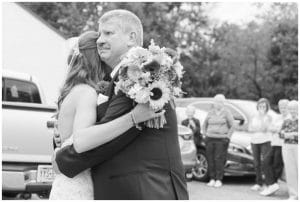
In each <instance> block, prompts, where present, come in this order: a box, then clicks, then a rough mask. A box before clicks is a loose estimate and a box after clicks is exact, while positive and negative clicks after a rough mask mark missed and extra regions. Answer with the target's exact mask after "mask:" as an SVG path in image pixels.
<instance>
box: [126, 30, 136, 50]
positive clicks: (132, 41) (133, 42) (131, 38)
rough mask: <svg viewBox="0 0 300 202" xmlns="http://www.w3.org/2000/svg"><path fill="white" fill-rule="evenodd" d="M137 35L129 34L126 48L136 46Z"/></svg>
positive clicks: (134, 33)
mask: <svg viewBox="0 0 300 202" xmlns="http://www.w3.org/2000/svg"><path fill="white" fill-rule="evenodd" d="M136 37H137V34H136V32H133V31H132V32H130V33H129V40H128V46H129V47H133V46H136V45H137V38H136Z"/></svg>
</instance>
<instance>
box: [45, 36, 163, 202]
mask: <svg viewBox="0 0 300 202" xmlns="http://www.w3.org/2000/svg"><path fill="white" fill-rule="evenodd" d="M98 37H99V36H98V33H97V32H93V31H89V32H86V33H84V34H82V35H81V36H80V37H79V38H78V44H77V45H78V47H77V48H74V50H73V52H72V54H71V55H70V57H69V61H68V64H69V72H68V74H67V78H66V81H65V83H64V85H63V88H62V90H61V92H60V96H59V98H58V132H59V134H60V137H61V141H62V147H64V146H66V145H69V144H73V146H74V149H75V150H76V151H77V152H78V153H82V152H85V151H89V150H91V149H94V148H96V147H98V146H100V145H102V144H105V143H107V142H109V141H111V140H113V139H114V138H116V137H118V136H119V135H121V134H122V133H124V132H125V131H127V130H128V129H130V128H131V127H133V126H135V124H136V123H141V122H144V121H147V120H150V119H153V118H155V117H159V116H161V115H162V114H163V113H164V111H162V112H160V113H155V112H154V111H153V110H152V109H151V108H150V107H149V106H148V105H145V104H138V105H136V107H135V108H134V109H133V110H132V111H131V112H129V113H127V114H125V115H123V116H121V117H119V118H117V119H115V120H113V121H111V122H108V123H105V124H100V125H95V123H96V120H97V119H99V117H97V110H96V107H97V98H98V103H99V102H100V103H105V102H106V101H107V96H105V95H102V94H100V95H99V96H98V94H97V90H98V87H97V83H98V82H100V81H102V80H103V79H104V77H105V76H106V75H107V71H105V68H104V65H102V66H101V64H102V63H101V61H100V57H99V55H98V52H97V45H96V40H97V39H98ZM102 93H103V92H102ZM99 99H100V100H99ZM49 199H50V200H67V199H77V200H93V199H94V193H93V182H92V178H91V172H90V169H87V170H85V171H83V172H81V173H80V174H78V175H77V176H75V177H74V178H68V177H67V176H65V175H63V174H61V173H60V174H57V175H56V177H55V180H54V182H53V184H52V189H51V192H50V198H49Z"/></svg>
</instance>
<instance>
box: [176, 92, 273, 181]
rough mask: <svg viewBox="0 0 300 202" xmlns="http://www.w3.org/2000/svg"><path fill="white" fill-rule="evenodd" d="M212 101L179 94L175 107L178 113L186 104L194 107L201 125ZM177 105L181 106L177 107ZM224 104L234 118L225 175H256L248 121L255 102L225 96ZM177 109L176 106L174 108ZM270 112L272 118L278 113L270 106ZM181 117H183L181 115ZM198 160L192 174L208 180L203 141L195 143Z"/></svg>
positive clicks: (253, 112) (201, 179) (183, 111)
mask: <svg viewBox="0 0 300 202" xmlns="http://www.w3.org/2000/svg"><path fill="white" fill-rule="evenodd" d="M212 104H213V98H180V99H177V100H176V106H177V108H180V107H181V108H182V109H181V113H178V112H177V116H183V117H184V116H185V108H184V107H186V106H188V105H193V106H194V107H196V115H195V116H196V118H198V119H199V120H200V123H201V126H202V125H203V122H204V120H205V117H206V115H207V113H208V111H209V110H210V109H211V107H212ZM179 106H180V107H179ZM225 107H226V108H227V109H228V110H230V111H231V113H232V114H233V116H234V119H235V128H236V129H235V131H234V133H233V135H232V137H231V141H230V144H229V148H228V155H227V162H226V164H225V173H224V175H225V176H246V175H255V171H254V165H253V157H252V151H251V143H250V140H251V133H250V132H248V124H249V121H250V119H251V117H253V116H254V114H255V113H256V111H257V110H256V102H255V101H249V100H231V99H229V100H227V103H226V104H225ZM177 111H179V110H177ZM269 114H270V115H271V116H272V117H273V118H275V117H276V116H278V114H277V113H276V112H275V111H273V110H272V109H271V110H270V111H269ZM182 119H183V118H182ZM197 156H198V161H199V163H198V164H197V167H196V168H195V169H194V170H193V175H194V178H195V179H197V180H200V181H207V180H208V172H207V171H208V170H207V168H208V164H207V159H206V154H205V142H204V141H202V142H201V144H200V145H197Z"/></svg>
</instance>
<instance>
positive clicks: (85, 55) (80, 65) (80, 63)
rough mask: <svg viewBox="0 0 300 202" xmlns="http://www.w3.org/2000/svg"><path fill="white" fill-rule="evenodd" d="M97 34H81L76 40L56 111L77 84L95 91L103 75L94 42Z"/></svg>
mask: <svg viewBox="0 0 300 202" xmlns="http://www.w3.org/2000/svg"><path fill="white" fill-rule="evenodd" d="M98 38H99V34H98V33H97V32H94V31H88V32H85V33H83V34H82V35H80V36H79V38H78V44H76V45H78V46H76V47H74V48H73V49H72V50H71V52H70V54H69V57H68V66H69V70H68V73H67V77H66V80H65V83H64V85H63V87H62V89H61V91H60V96H59V98H58V102H57V104H58V111H59V109H60V105H61V103H62V102H63V100H64V99H65V97H66V96H67V95H68V94H69V93H70V91H71V90H72V88H73V87H74V86H76V85H78V84H87V85H90V86H91V87H93V88H95V89H96V90H97V83H98V82H99V81H101V80H102V79H103V77H104V75H105V73H104V68H103V67H102V66H101V60H100V56H99V55H98V51H97V44H96V41H97V39H98Z"/></svg>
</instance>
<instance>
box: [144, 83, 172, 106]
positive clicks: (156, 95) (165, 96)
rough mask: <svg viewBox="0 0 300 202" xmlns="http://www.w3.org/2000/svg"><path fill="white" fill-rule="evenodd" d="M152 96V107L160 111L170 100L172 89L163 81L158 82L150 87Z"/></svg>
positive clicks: (150, 101)
mask: <svg viewBox="0 0 300 202" xmlns="http://www.w3.org/2000/svg"><path fill="white" fill-rule="evenodd" d="M149 89H150V92H151V95H150V100H149V103H150V106H151V107H152V108H153V109H154V110H159V109H162V108H163V107H164V105H165V104H166V103H168V102H169V100H170V89H169V88H168V86H167V85H166V84H165V83H164V82H162V81H156V82H154V83H152V84H151V86H149Z"/></svg>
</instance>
